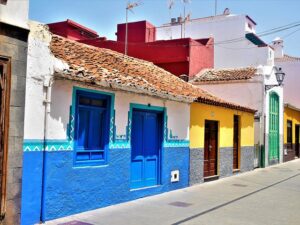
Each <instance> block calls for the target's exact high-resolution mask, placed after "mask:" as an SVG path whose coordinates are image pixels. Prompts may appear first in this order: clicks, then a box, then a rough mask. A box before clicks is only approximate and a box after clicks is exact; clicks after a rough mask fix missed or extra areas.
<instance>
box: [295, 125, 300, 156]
mask: <svg viewBox="0 0 300 225" xmlns="http://www.w3.org/2000/svg"><path fill="white" fill-rule="evenodd" d="M295 142H296V146H295V147H296V156H297V157H298V158H299V157H300V125H296V130H295Z"/></svg>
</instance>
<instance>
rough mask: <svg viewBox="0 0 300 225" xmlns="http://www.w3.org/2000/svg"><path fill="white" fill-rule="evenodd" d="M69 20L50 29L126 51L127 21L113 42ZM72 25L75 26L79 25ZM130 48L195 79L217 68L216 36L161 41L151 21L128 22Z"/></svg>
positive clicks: (118, 30) (162, 65) (178, 74)
mask: <svg viewBox="0 0 300 225" xmlns="http://www.w3.org/2000/svg"><path fill="white" fill-rule="evenodd" d="M68 21H70V20H67V21H65V22H60V23H55V24H50V25H49V27H50V31H51V32H53V33H55V34H58V35H61V36H64V37H67V38H70V39H72V40H76V41H79V42H81V43H85V44H88V45H93V46H96V47H100V48H107V49H111V50H114V51H117V52H120V53H124V52H125V33H126V24H118V27H117V32H116V35H117V41H112V40H106V38H103V37H99V35H98V34H97V33H96V32H94V31H92V30H90V29H88V28H86V27H84V26H81V25H78V24H77V23H75V22H73V21H72V22H73V23H71V24H70V22H68ZM66 23H67V25H66ZM57 24H58V25H59V26H58V25H57ZM74 24H75V25H74ZM54 25H55V26H54ZM72 26H75V28H74V27H72ZM82 34H88V35H82ZM127 48H128V55H129V56H132V57H135V58H140V59H144V60H147V61H150V62H153V63H154V64H155V65H157V66H159V67H162V68H163V69H165V70H167V71H169V72H171V73H173V74H175V75H177V76H181V75H187V76H188V77H189V78H191V77H193V76H195V75H196V74H197V73H198V72H200V71H201V70H202V69H204V68H213V66H214V63H213V62H214V43H213V39H212V38H207V39H200V40H194V39H191V38H182V39H174V40H159V41H157V40H156V28H155V26H153V25H152V24H151V23H149V22H147V21H139V22H133V23H128V47H127Z"/></svg>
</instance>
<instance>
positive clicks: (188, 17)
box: [181, 0, 191, 38]
mask: <svg viewBox="0 0 300 225" xmlns="http://www.w3.org/2000/svg"><path fill="white" fill-rule="evenodd" d="M182 2H183V37H184V38H185V23H186V21H189V20H190V17H191V13H188V14H187V15H185V8H186V4H189V3H191V0H182ZM181 38H182V37H181Z"/></svg>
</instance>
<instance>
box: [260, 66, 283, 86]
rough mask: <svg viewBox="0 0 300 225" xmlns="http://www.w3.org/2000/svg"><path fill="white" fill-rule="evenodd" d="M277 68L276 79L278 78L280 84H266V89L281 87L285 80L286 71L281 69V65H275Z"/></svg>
mask: <svg viewBox="0 0 300 225" xmlns="http://www.w3.org/2000/svg"><path fill="white" fill-rule="evenodd" d="M275 70H276V72H275V76H276V80H277V83H278V84H275V85H265V90H266V91H267V90H270V89H271V88H273V87H279V86H281V85H282V83H283V80H284V77H285V73H284V72H282V70H281V68H280V67H279V68H277V67H275Z"/></svg>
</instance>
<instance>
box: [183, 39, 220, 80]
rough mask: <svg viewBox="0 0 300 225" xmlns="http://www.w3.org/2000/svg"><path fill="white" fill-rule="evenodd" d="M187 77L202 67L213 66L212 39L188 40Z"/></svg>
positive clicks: (193, 74)
mask: <svg viewBox="0 0 300 225" xmlns="http://www.w3.org/2000/svg"><path fill="white" fill-rule="evenodd" d="M190 46H191V47H190V68H189V77H190V78H191V77H193V76H195V75H196V74H197V73H199V72H200V71H201V70H202V69H205V68H213V67H214V40H213V39H212V38H208V39H200V40H191V41H190Z"/></svg>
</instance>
